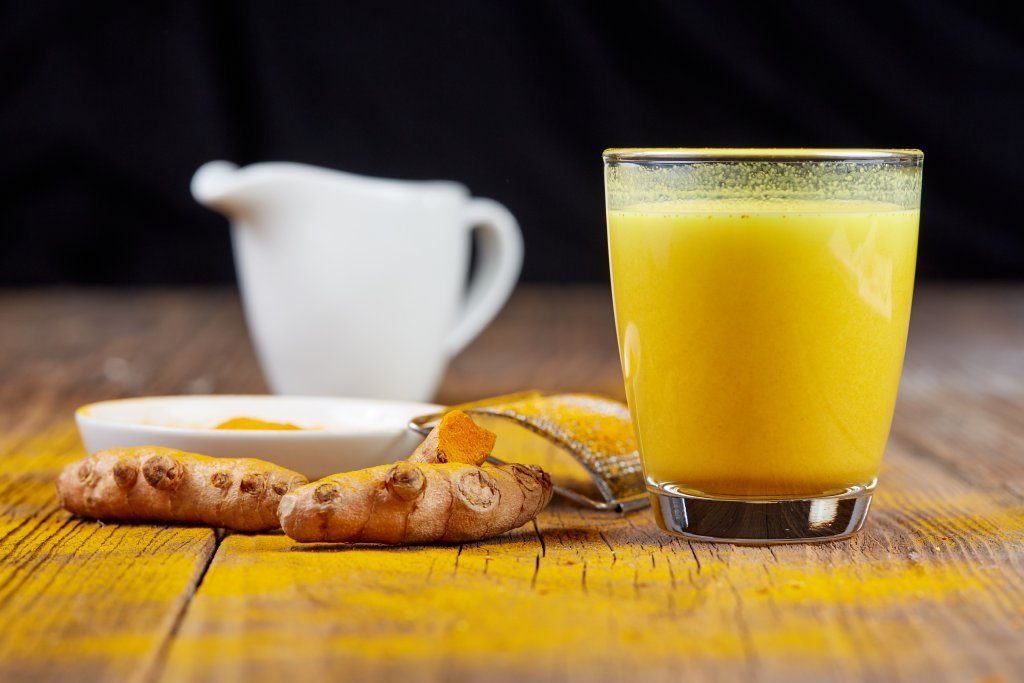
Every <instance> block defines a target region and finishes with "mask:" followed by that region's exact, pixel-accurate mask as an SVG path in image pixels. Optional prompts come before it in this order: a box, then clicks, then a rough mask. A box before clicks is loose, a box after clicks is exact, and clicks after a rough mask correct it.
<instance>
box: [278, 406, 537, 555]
mask: <svg viewBox="0 0 1024 683" xmlns="http://www.w3.org/2000/svg"><path fill="white" fill-rule="evenodd" d="M494 439H495V437H494V433H493V432H491V431H489V430H487V429H484V428H482V427H479V426H477V425H476V424H475V423H474V422H473V420H472V419H471V418H470V417H469V416H468V415H466V414H465V413H462V412H461V411H452V412H451V413H448V414H447V415H446V416H445V417H444V419H442V420H441V423H440V424H439V425H438V426H437V427H435V428H434V429H433V430H432V431H431V433H430V435H428V436H427V438H426V440H424V442H423V444H421V446H420V447H419V448H417V449H416V451H415V452H414V453H413V455H412V456H410V458H409V459H408V460H404V461H401V462H398V463H396V464H394V465H382V466H379V467H371V468H369V469H365V470H360V471H358V472H348V473H343V474H336V475H334V476H331V477H327V478H325V479H321V480H320V481H316V482H313V483H311V484H307V485H305V486H300V487H299V488H297V489H295V490H294V491H290V492H289V493H287V494H285V496H284V497H283V498H282V499H281V507H280V510H279V513H280V519H281V527H282V528H283V529H284V532H285V533H286V534H287V535H288V536H289V537H291V538H293V539H294V540H296V541H300V542H306V543H311V542H335V543H344V542H351V543H356V542H363V543H387V544H396V545H397V544H408V543H434V542H438V541H440V542H459V541H477V540H481V539H484V538H489V537H491V536H496V535H498V534H502V533H505V532H506V531H509V530H511V529H515V528H516V527H519V526H521V525H523V524H525V523H526V522H528V521H530V520H531V519H533V518H534V517H535V516H536V515H537V513H538V512H540V511H541V510H542V509H543V508H544V506H546V505H547V504H548V502H549V501H550V500H551V478H550V477H549V476H548V475H547V473H545V472H544V471H543V470H542V469H540V468H539V467H537V466H536V465H519V464H509V465H499V466H494V465H485V464H484V461H485V460H486V458H487V456H488V455H489V454H490V451H491V448H493V446H494Z"/></svg>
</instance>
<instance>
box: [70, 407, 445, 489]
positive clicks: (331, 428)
mask: <svg viewBox="0 0 1024 683" xmlns="http://www.w3.org/2000/svg"><path fill="white" fill-rule="evenodd" d="M438 410H440V407H439V406H437V405H434V404H432V403H410V402H404V401H381V400H370V399H351V398H326V397H311V398H310V397H294V396H157V397H148V398H128V399H120V400H115V401H101V402H99V403H91V404H89V405H85V406H82V407H81V408H79V409H78V410H77V411H76V413H75V421H76V422H77V423H78V431H79V433H80V434H81V436H82V441H83V443H84V444H85V448H86V450H87V451H88V452H90V453H93V452H95V451H98V450H103V449H104V448H116V447H127V446H167V447H169V448H178V449H181V450H184V451H189V452H192V453H202V454H204V455H213V456H219V457H235V458H260V459H262V460H269V461H271V462H274V463H277V464H278V465H281V466H283V467H287V468H289V469H292V470H295V471H296V472H300V473H302V474H304V475H306V476H307V477H309V478H310V479H319V478H320V477H324V476H327V475H329V474H333V473H335V472H344V471H349V470H356V469H362V468H364V467H372V466H374V465H382V464H385V463H390V462H394V461H396V460H400V459H402V458H404V457H406V456H408V455H409V454H410V453H411V452H412V451H413V449H415V447H416V445H417V444H418V443H419V441H420V440H421V437H420V436H418V435H417V434H416V433H414V432H412V431H411V430H409V429H408V428H407V426H408V423H409V420H410V419H411V418H413V417H416V416H417V415H425V414H429V413H434V412H437V411H438ZM234 417H252V418H256V419H261V420H267V421H271V422H290V423H292V424H294V425H296V426H298V427H303V428H306V429H304V430H302V431H272V430H227V429H225V430H215V429H213V427H215V426H216V425H218V424H220V423H222V422H224V421H226V420H228V419H231V418H234Z"/></svg>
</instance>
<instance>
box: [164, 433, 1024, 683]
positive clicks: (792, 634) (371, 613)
mask: <svg viewBox="0 0 1024 683" xmlns="http://www.w3.org/2000/svg"><path fill="white" fill-rule="evenodd" d="M1022 510H1024V508H1022V507H1021V505H1020V501H1019V500H1015V499H1014V498H1013V497H1012V496H1011V495H1009V494H1007V493H1006V492H1005V491H1000V490H998V489H992V490H979V489H978V488H977V487H975V486H973V485H971V484H969V483H967V482H964V481H962V480H958V479H957V478H955V477H952V476H951V475H950V474H949V472H947V471H946V469H945V468H944V467H942V466H941V465H940V464H937V463H936V462H935V461H934V460H932V459H931V458H929V457H919V456H917V455H915V454H914V453H913V452H910V451H907V450H904V449H902V448H900V447H898V446H895V447H894V448H893V449H892V452H891V453H890V458H889V463H888V465H887V467H886V472H885V479H884V485H883V487H882V488H881V490H880V492H879V496H878V501H877V505H876V509H875V510H874V513H873V515H872V518H871V521H870V522H869V525H868V527H867V528H866V529H865V531H864V532H863V533H862V534H861V535H860V536H858V537H857V538H856V539H854V540H852V541H848V542H840V543H831V544H821V545H811V546H786V547H773V548H741V547H728V546H713V545H709V544H690V543H687V542H684V541H680V540H678V539H674V538H671V537H669V536H666V535H664V534H662V533H661V532H659V531H658V530H657V529H656V528H655V527H654V525H653V523H652V522H651V520H650V518H649V516H648V515H646V514H643V513H640V514H633V515H629V516H625V517H620V516H613V515H600V514H596V513H588V512H584V511H580V510H578V509H574V508H569V507H565V506H556V507H555V508H553V509H552V510H551V511H549V512H546V513H544V514H543V515H542V517H541V518H540V520H539V529H540V533H541V536H540V538H537V537H536V536H535V535H534V534H532V532H531V531H530V530H529V529H528V528H527V529H522V530H519V531H517V532H515V533H513V534H512V535H509V536H508V537H505V538H503V539H500V540H499V541H497V542H493V543H479V544H467V545H465V546H463V547H461V548H405V549H398V550H393V549H385V548H373V547H331V546H310V547H303V546H296V545H295V544H293V543H292V542H290V541H289V540H287V539H285V538H283V537H280V536H261V537H249V536H231V537H229V538H228V539H227V540H226V541H225V542H224V543H223V544H222V546H221V548H220V551H219V552H218V554H217V557H216V559H215V560H214V562H213V564H212V565H211V567H210V571H209V572H208V573H207V575H206V578H205V580H204V582H203V584H202V586H201V588H200V590H199V592H198V594H197V596H196V599H195V600H194V601H193V604H192V606H191V608H190V610H189V612H188V614H187V616H186V619H185V622H184V624H183V625H182V628H181V630H180V632H179V634H178V636H177V638H176V639H175V642H174V645H173V646H172V649H171V652H170V657H169V661H168V666H167V668H166V669H165V671H164V680H167V681H173V680H200V681H207V680H209V681H214V680H222V679H224V678H244V679H246V680H274V679H277V678H280V677H282V676H285V675H289V676H297V677H301V678H307V677H315V676H322V675H327V674H329V673H330V672H339V671H343V672H346V674H347V675H351V676H352V677H353V678H356V679H358V680H370V681H374V680H390V679H392V678H398V677H401V678H403V679H406V678H407V679H409V680H427V681H433V680H452V679H457V680H467V681H473V680H481V681H483V680H486V681H492V680H499V681H500V680H524V679H528V680H532V681H556V680H558V681H561V680H569V681H574V680H588V681H605V680H608V681H611V680H622V679H623V678H626V677H630V678H638V679H639V678H643V679H645V680H657V681H661V680H664V681H669V680H678V679H679V678H683V679H686V678H690V677H696V680H705V679H708V680H717V679H731V678H734V677H739V676H750V677H751V678H753V679H755V680H759V681H792V680H820V681H859V680H907V681H912V680H929V681H962V680H976V679H981V678H983V677H985V676H1003V677H1005V680H1012V677H1013V676H1014V675H1016V674H1018V673H1019V672H1020V671H1024V649H1022V648H1020V647H1019V644H1020V642H1021V637H1022V633H1024V631H1022V628H1024V616H1022V615H1024V562H1022V559H1024V514H1022ZM995 680H999V679H995Z"/></svg>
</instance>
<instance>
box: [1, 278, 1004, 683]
mask: <svg viewBox="0 0 1024 683" xmlns="http://www.w3.org/2000/svg"><path fill="white" fill-rule="evenodd" d="M611 320H612V318H611V306H610V298H609V296H608V294H607V291H606V290H605V289H603V288H586V287H576V288H567V289H551V288H524V289H522V290H520V291H519V292H518V293H517V294H516V296H515V297H514V298H513V300H512V301H511V303H510V305H509V306H508V308H507V309H506V311H505V312H504V313H503V314H502V316H501V317H499V319H498V320H497V321H496V323H495V324H494V325H493V326H492V327H491V328H490V329H489V330H488V331H486V332H485V333H484V335H482V336H481V337H480V338H479V339H478V340H477V341H476V342H475V343H474V344H472V345H471V346H470V347H469V348H468V349H467V350H466V352H464V353H463V354H462V355H461V356H460V357H459V358H457V359H456V360H455V361H454V362H453V364H452V366H451V369H450V371H449V373H448V376H447V377H446V380H445V384H444V386H443V387H442V389H441V392H440V395H439V398H440V399H441V400H442V401H445V402H458V401H463V400H468V399H473V398H478V397H480V396H482V395H487V394H496V393H502V392H506V391H514V390H518V389H522V388H525V387H531V386H532V387H538V388H544V389H566V390H586V391H597V392H600V393H606V394H609V395H612V396H617V397H621V395H622V388H621V381H620V379H619V370H618V359H617V355H616V347H615V338H614V328H613V326H612V324H611ZM1022 353H1024V289H1021V288H1020V287H966V288H965V287H955V288H948V287H943V288H924V289H922V290H921V291H920V292H919V295H918V297H917V300H916V301H915V312H914V317H913V321H912V332H911V344H910V349H909V352H908V358H907V368H906V372H905V376H904V383H903V387H902V393H901V400H900V403H899V405H898V409H897V418H896V422H895V424H894V431H893V439H892V443H891V445H890V452H889V455H888V457H887V461H886V465H885V469H884V471H883V475H882V483H881V486H880V490H879V493H878V495H877V498H876V504H875V507H874V509H873V510H872V514H871V517H870V520H869V522H868V526H867V527H866V529H865V530H864V532H863V533H862V534H861V535H859V536H858V537H856V538H855V539H853V540H851V541H846V542H840V543H832V544H822V545H815V546H787V547H773V548H770V549H769V548H738V547H730V546H713V545H705V544H689V543H686V542H682V541H679V540H677V539H673V538H670V537H668V536H665V535H663V534H661V533H660V532H659V531H658V530H657V529H656V528H655V527H654V525H653V523H652V522H651V521H650V519H649V518H648V516H647V515H645V514H643V513H641V514H634V515H630V516H627V517H617V516H607V515H599V514H594V513H587V512H582V511H579V510H576V509H573V508H569V507H565V506H556V507H554V508H553V509H551V510H550V511H549V512H546V513H544V515H543V516H542V517H541V518H540V519H539V523H538V527H537V528H538V530H539V534H538V533H537V532H535V531H534V530H533V529H531V528H529V527H528V528H524V529H521V530H517V531H516V532H513V533H512V534H509V535H507V536H506V537H503V538H502V539H499V540H498V541H496V542H491V543H481V544H467V545H465V546H462V547H442V548H409V549H398V550H387V549H379V548H373V547H346V548H333V547H325V546H315V547H311V548H306V547H301V548H297V547H295V545H294V544H292V543H291V542H290V541H288V540H287V539H285V538H284V537H282V536H280V535H260V536H245V535H231V536H228V537H227V538H226V539H225V540H224V542H223V543H222V544H221V546H220V548H219V550H218V551H217V553H216V556H215V558H214V560H213V563H212V564H211V566H210V569H209V571H208V572H207V573H206V575H205V577H204V578H203V580H202V584H201V586H200V587H199V590H198V593H197V594H196V597H195V599H193V600H192V602H191V603H190V604H189V606H188V608H187V612H186V613H185V615H184V618H183V621H182V622H181V623H180V630H179V631H178V635H177V636H176V637H175V638H174V639H173V642H172V644H171V646H170V648H169V649H168V650H166V651H164V650H163V649H162V647H163V646H164V645H166V643H167V641H166V640H161V637H166V636H159V635H154V636H153V637H151V638H150V639H148V640H146V639H145V638H143V640H140V641H131V640H130V639H127V638H119V637H118V635H117V634H121V635H122V636H123V635H125V634H126V633H128V632H129V631H130V630H132V629H130V628H129V627H128V626H125V627H124V630H123V631H117V630H108V631H107V632H104V631H103V629H102V628H100V629H99V631H98V632H97V633H94V636H95V637H94V639H93V640H91V641H86V640H83V639H82V633H83V630H84V627H83V619H82V617H81V615H82V614H88V615H89V620H90V622H86V623H90V625H91V626H94V625H95V624H100V625H101V626H102V625H104V624H107V625H108V626H110V625H109V624H108V622H107V621H103V620H100V621H98V622H97V621H95V618H94V617H93V616H92V615H93V614H94V613H96V611H97V610H102V609H110V611H111V612H112V613H116V614H118V618H119V619H121V620H122V621H123V622H124V623H125V624H128V623H139V624H143V626H142V628H141V632H142V633H143V634H149V633H152V634H159V633H164V634H166V633H168V632H169V630H170V629H172V628H173V623H174V620H173V619H172V618H170V617H168V615H169V614H174V613H175V609H180V607H175V606H180V605H181V603H180V602H178V603H173V600H171V601H168V602H166V604H165V603H161V602H160V599H161V598H158V597H155V594H147V593H146V592H145V589H144V584H145V578H146V577H147V576H150V574H147V573H146V572H153V571H156V567H157V566H158V565H160V563H161V562H166V563H168V564H172V565H175V566H179V569H178V570H177V571H179V572H180V574H181V575H185V574H188V573H189V572H187V571H185V564H184V561H185V558H186V557H188V556H190V555H191V556H193V557H201V556H202V552H204V551H203V548H207V547H208V546H207V545H204V544H207V543H212V541H207V540H203V539H191V540H190V541H189V543H192V545H187V544H186V545H185V547H184V548H183V549H182V550H181V551H177V552H174V551H171V550H168V549H170V548H173V544H174V543H176V542H177V541H173V540H169V538H168V537H167V535H168V534H173V533H175V532H170V531H168V530H161V531H159V533H160V534H163V536H158V537H153V538H150V537H146V536H144V535H140V536H137V537H136V536H133V537H132V538H131V539H129V538H127V537H125V538H122V537H121V536H119V535H118V534H134V533H139V534H142V533H143V532H144V531H145V529H152V528H143V527H117V526H114V525H110V526H107V527H98V526H96V527H93V528H92V531H91V532H89V533H92V536H91V537H88V538H87V537H86V536H85V533H86V532H85V531H84V530H83V529H82V528H79V527H78V526H74V527H73V526H72V525H73V524H75V523H69V524H68V525H67V526H64V527H61V526H60V522H59V521H58V520H59V515H61V514H62V513H59V512H56V511H55V509H54V508H53V507H52V506H53V504H54V501H53V499H52V498H51V497H50V496H52V493H47V487H48V486H49V483H48V482H49V480H50V479H51V478H52V476H53V475H54V474H55V472H56V468H57V467H59V463H61V462H64V460H66V459H67V458H68V457H71V456H72V455H73V454H74V453H75V452H76V446H75V444H74V441H73V437H72V436H71V434H70V432H69V431H68V429H67V416H68V415H69V414H70V409H71V408H73V407H74V406H75V405H78V404H80V403H83V402H86V401H89V400H96V399H99V398H108V397H111V396H116V395H130V394H135V393H147V394H153V393H186V392H189V391H196V392H206V391H214V392H225V393H227V392H250V391H261V390H263V385H262V382H261V380H260V378H259V376H258V372H257V371H256V368H255V364H254V357H253V355H252V351H251V348H250V346H249V344H248V342H247V340H246V337H245V333H244V327H243V324H242V319H241V315H240V310H239V307H238V302H237V297H236V295H235V294H234V293H232V292H185V293H181V292H130V293H123V294H121V293H119V294H116V295H113V294H111V293H109V292H102V291H101V292H76V291H72V292H33V293H29V294H20V293H19V294H17V295H8V296H3V297H0V405H3V406H5V409H4V410H3V411H2V412H0V434H2V435H3V436H2V439H3V441H2V443H3V444H4V445H3V447H2V448H0V452H3V453H5V457H3V458H0V473H2V472H6V471H7V470H4V469H2V468H3V467H9V468H10V471H11V472H13V473H15V474H12V475H10V477H8V478H3V479H2V482H0V508H6V509H8V510H9V511H12V512H11V514H10V515H9V516H5V517H3V518H2V523H3V524H4V526H3V527H0V535H2V534H4V533H8V534H10V533H13V534H15V535H14V536H10V535H9V536H8V541H9V542H8V541H5V542H4V543H3V544H0V550H2V551H3V552H4V553H5V555H4V557H5V558H6V557H7V556H8V555H10V556H11V557H14V558H15V559H16V561H15V562H13V563H11V564H10V565H8V564H7V563H6V561H5V563H3V564H0V569H2V571H3V572H4V573H3V574H2V575H0V582H3V583H0V585H5V586H7V587H8V588H9V589H10V590H6V592H5V589H4V588H0V618H2V619H5V621H4V622H3V623H5V625H12V624H13V625H14V626H16V627H18V628H16V629H14V630H13V631H10V630H9V629H7V628H6V627H5V630H3V631H0V633H2V635H0V678H12V677H15V676H16V677H17V678H19V679H26V680H27V679H32V678H36V677H38V678H42V679H47V678H49V679H59V678H62V677H63V678H75V676H73V672H72V669H71V668H69V667H70V666H71V665H70V664H69V665H65V664H62V663H60V662H63V661H66V660H64V659H62V657H63V654H62V653H61V652H57V649H58V643H60V642H61V638H64V637H67V638H68V639H69V642H71V643H72V645H74V646H75V647H73V648H72V650H71V651H72V655H70V657H69V658H70V659H72V660H76V658H79V659H80V661H83V662H86V663H87V664H88V665H89V666H90V667H92V668H91V669H90V668H87V669H82V671H89V672H91V673H92V672H94V673H95V674H96V675H95V676H91V675H90V676H89V677H90V678H96V679H107V680H124V679H125V677H129V678H130V677H131V675H133V673H134V675H136V676H141V675H148V674H150V673H151V674H153V675H154V676H159V677H162V679H163V680H167V681H177V680H221V679H225V678H226V679H231V680H239V679H242V678H247V679H254V680H263V679H273V678H280V677H283V676H289V677H292V676H295V677H298V676H302V677H306V678H328V677H331V678H337V677H346V678H352V679H357V680H362V679H366V680H386V679H389V678H395V677H399V676H400V677H402V678H406V679H408V680H426V681H431V680H452V679H463V680H476V679H486V680H499V681H500V680H511V679H516V680H523V679H529V680H541V681H544V680H555V679H562V680H584V679H587V680H597V681H600V680H612V679H616V680H618V679H623V678H627V677H628V678H630V679H638V680H639V679H641V678H645V679H653V680H666V681H667V680H670V679H671V680H673V681H675V680H679V679H680V678H696V679H697V680H700V679H711V680H728V679H732V678H738V677H740V676H745V677H748V678H750V679H752V680H757V681H774V680H780V681H781V680H786V681H798V680H821V681H854V680H885V681H889V680H892V681H917V680H935V681H944V680H949V681H960V680H978V681H981V680H984V681H990V682H995V681H1011V680H1017V679H1019V678H1020V677H1021V675H1022V672H1024V659H1022V657H1024V655H1022V652H1024V648H1021V647H1020V644H1021V643H1022V642H1024V617H1022V615H1024V481H1022V478H1024V462H1022V459H1021V458H1022V456H1021V453H1024V448H1021V446H1022V445H1024V444H1022V439H1024V425H1022V417H1021V416H1022V414H1024V409H1022V406H1024V356H1022ZM7 406H11V407H7ZM54 429H56V430H57V431H56V432H55V431H54ZM40 434H44V436H43V437H40V438H41V439H42V441H35V442H34V441H33V438H35V437H37V436H38V435H40ZM57 434H63V436H57ZM61 439H64V441H61ZM40 453H50V454H51V455H47V456H40V455H39V454H40ZM4 462H6V463H7V465H4V464H3V463H4ZM46 463H49V464H46ZM29 472H32V473H34V474H27V473H29ZM4 476H5V477H6V475H4ZM33 482H34V483H33ZM33 486H34V487H36V488H32V487H33ZM47 514H50V517H48V518H47ZM25 520H29V521H27V522H26V521H25ZM65 521H66V520H65ZM52 524H57V526H52ZM79 524H84V523H79ZM19 525H20V526H19ZM32 525H35V526H32ZM47 525H51V526H47ZM30 527H31V528H30ZM33 529H34V531H33ZM12 530H13V531H12ZM184 531H185V532H187V533H199V534H203V533H206V534H209V532H204V531H203V530H198V529H190V530H184ZM106 533H110V534H111V536H110V537H103V536H101V534H106ZM153 533H157V531H153ZM17 534H24V535H23V536H17ZM49 534H54V538H53V543H52V544H51V545H49V546H45V545H44V544H41V543H38V542H35V541H33V539H41V538H44V537H45V536H47V535H49ZM62 534H63V535H62ZM207 538H208V537H207ZM62 539H66V540H62ZM147 539H149V540H147ZM161 539H162V540H161ZM161 542H163V543H164V545H163V546H162V547H163V548H164V550H165V551H166V555H165V556H161V555H159V554H157V555H156V556H151V555H150V554H149V553H148V552H146V551H145V548H146V547H147V545H146V544H147V543H148V544H149V545H150V546H153V545H156V544H159V543H161ZM181 542H182V543H184V540H182V541H181ZM118 543H120V546H118V545H117V544H118ZM76 544H78V545H76ZM41 547H45V548H46V550H44V551H41V552H40V553H39V554H37V555H33V554H32V552H33V550H32V549H33V548H41ZM126 548H127V549H128V550H127V551H126V550H125V549H126ZM207 552H208V551H207ZM132 553H134V555H133V554H132ZM129 557H131V558H134V559H132V560H131V561H126V560H127V558H129ZM114 561H117V562H120V563H121V567H120V568H121V570H122V571H123V572H126V573H125V574H124V575H123V576H122V579H121V580H124V577H127V576H128V575H129V574H131V575H132V576H136V575H135V574H134V572H136V571H138V572H139V574H138V575H137V577H138V581H137V582H135V583H132V582H129V583H128V585H129V586H133V588H131V589H130V590H128V591H126V595H127V596H128V598H129V599H127V600H126V602H127V603H129V606H128V607H126V608H125V610H126V611H124V612H123V613H118V612H115V611H114V610H113V609H111V608H109V604H110V603H106V602H103V600H104V599H106V597H105V594H104V591H106V592H107V593H109V592H110V591H111V590H113V588H112V586H111V585H110V584H103V583H102V581H101V582H100V584H96V583H94V582H95V580H96V577H101V578H102V577H104V576H108V575H107V574H105V573H104V572H105V571H106V569H103V567H106V566H107V563H110V562H114ZM18 567H23V568H24V569H32V571H31V572H22V573H18V571H19V570H18ZM146 567H149V569H146ZM193 571H194V570H193ZM37 574H38V576H39V577H40V578H39V579H38V580H37V579H36V578H35V577H36V575H37ZM75 576H77V577H79V578H78V579H77V580H72V581H70V582H66V581H65V580H64V579H65V578H68V577H75ZM197 578H198V577H197V575H196V574H195V573H193V574H190V575H189V577H188V579H187V580H182V581H181V584H180V586H181V589H180V590H181V592H180V593H176V591H178V590H179V587H178V584H176V585H175V587H174V590H171V591H169V593H170V594H176V595H179V596H180V595H185V596H187V595H188V590H190V588H185V587H186V586H190V585H191V584H190V583H189V581H193V582H194V581H195V580H196V579H197ZM23 580H24V581H25V584H23V585H30V584H31V585H35V586H36V587H37V590H36V592H35V593H34V594H33V593H32V592H31V591H30V590H26V589H24V588H22V587H21V586H18V585H17V582H19V581H23ZM139 581H141V583H139ZM33 582H35V583H33ZM47 582H49V583H47ZM76 584H84V585H86V586H88V587H89V590H85V591H81V592H77V591H73V590H72V589H71V588H70V586H75V585H76ZM97 585H101V586H102V588H101V589H100V590H98V591H97V590H94V589H93V587H94V586H97ZM47 586H48V587H47ZM54 586H61V587H63V590H56V589H55V588H54ZM160 595H161V596H163V595H164V594H163V593H161V594H160ZM33 596H34V597H33ZM151 598H152V599H151ZM174 599H178V598H174ZM132 600H135V601H136V602H132ZM154 600H155V602H154ZM157 603H160V604H157ZM172 603H173V604H172ZM43 605H50V606H52V607H53V609H52V611H46V610H43V609H42V607H41V606H43ZM58 605H59V606H61V607H60V609H63V610H64V611H63V612H59V611H58V607H57V606H58ZM48 609H49V608H48ZM25 614H28V615H29V616H27V617H26V616H25ZM45 614H50V615H51V616H50V617H47V618H48V619H51V620H52V621H51V622H46V621H45V620H44V621H41V622H40V624H45V628H44V627H43V626H42V625H41V626H40V628H39V629H38V630H36V631H32V630H31V629H30V628H29V630H25V629H26V628H28V627H30V626H32V624H33V619H34V618H36V617H38V616H39V615H45ZM61 614H62V615H63V616H60V615H61ZM132 619H136V620H138V621H137V622H132ZM110 628H113V627H112V626H110ZM147 629H148V630H147ZM161 629H163V630H161ZM134 630H136V631H138V630H139V629H138V628H136V629H134ZM9 631H10V633H13V634H14V635H15V636H17V637H12V636H10V635H9ZM26 634H27V635H26ZM76 639H77V640H76ZM143 641H144V642H143ZM76 643H77V645H76ZM118 643H120V645H117V644H118ZM132 643H134V644H132ZM75 648H77V650H76V649H75ZM76 652H77V654H74V653H76ZM47 657H49V658H50V660H52V662H56V663H57V664H56V665H55V664H50V666H49V667H48V668H39V669H36V668H31V667H32V666H35V665H36V664H38V663H40V662H42V661H44V659H46V658H47ZM165 658H166V659H165ZM26 662H27V663H28V665H26ZM30 665H31V666H30ZM4 667H7V668H4ZM12 667H13V668H12ZM140 671H142V672H148V673H146V674H140V673H139V672H140ZM7 674H10V675H7ZM20 674H25V675H20Z"/></svg>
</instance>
